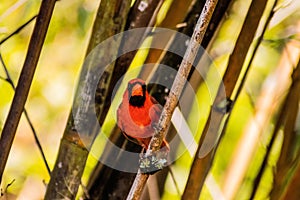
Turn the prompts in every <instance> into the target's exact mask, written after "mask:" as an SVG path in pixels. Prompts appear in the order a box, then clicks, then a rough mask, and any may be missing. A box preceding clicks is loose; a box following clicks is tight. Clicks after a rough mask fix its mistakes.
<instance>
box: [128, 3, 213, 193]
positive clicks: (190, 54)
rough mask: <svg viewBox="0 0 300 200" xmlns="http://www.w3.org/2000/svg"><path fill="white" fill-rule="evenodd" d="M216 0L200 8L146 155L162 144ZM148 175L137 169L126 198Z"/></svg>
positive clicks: (137, 189) (142, 184) (143, 183)
mask: <svg viewBox="0 0 300 200" xmlns="http://www.w3.org/2000/svg"><path fill="white" fill-rule="evenodd" d="M217 2H218V1H217V0H207V1H206V4H205V6H204V9H203V10H202V13H201V16H200V17H199V19H198V22H197V24H196V27H195V30H194V33H193V35H192V38H191V40H190V43H189V46H188V48H187V51H186V52H185V55H184V57H183V60H182V62H181V64H180V67H179V70H178V73H177V74H176V77H175V81H174V83H173V85H172V88H171V91H170V94H169V96H168V98H167V101H166V104H165V106H164V108H163V111H162V114H161V117H160V119H159V122H158V127H157V129H156V130H155V133H154V136H153V137H152V139H151V141H150V145H149V146H150V148H149V149H148V150H147V152H146V155H151V154H152V152H154V151H159V149H160V146H161V144H162V141H163V138H164V136H165V134H166V132H167V130H168V127H169V125H170V121H171V117H172V113H173V111H174V109H175V107H176V106H177V103H178V99H179V96H180V94H181V92H182V90H183V87H184V85H185V83H186V80H187V77H188V75H189V72H190V70H191V67H192V65H193V62H194V60H195V58H196V55H197V52H198V49H199V47H200V44H201V42H202V40H203V37H204V34H205V31H206V29H207V27H208V23H209V21H210V19H211V16H212V14H213V11H214V9H215V7H216V4H217ZM148 177H149V175H147V174H142V173H141V171H140V170H139V171H138V174H137V177H136V179H135V181H134V183H133V186H132V188H131V190H130V193H129V194H128V196H127V199H139V198H140V196H141V193H142V190H143V188H144V186H145V183H146V181H147V179H148Z"/></svg>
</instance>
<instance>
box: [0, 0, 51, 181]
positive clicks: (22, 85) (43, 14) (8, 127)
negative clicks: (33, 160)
mask: <svg viewBox="0 0 300 200" xmlns="http://www.w3.org/2000/svg"><path fill="white" fill-rule="evenodd" d="M55 2H56V0H44V1H42V4H41V7H40V11H39V15H38V17H37V20H36V24H35V27H34V30H33V33H32V36H31V39H30V43H29V47H28V53H27V55H26V59H25V62H24V65H23V68H22V72H21V75H20V78H19V82H18V85H17V87H16V93H15V95H14V98H13V102H12V105H11V108H10V111H9V113H8V116H7V119H6V122H5V124H4V127H3V131H2V134H1V138H0V149H1V154H0V182H1V180H2V175H3V171H4V168H5V165H6V162H7V159H8V155H9V152H10V149H11V146H12V143H13V140H14V137H15V134H16V130H17V127H18V124H19V121H20V118H21V115H22V112H23V109H24V105H25V103H26V99H27V96H28V93H29V89H30V86H31V82H32V79H33V75H34V72H35V69H36V66H37V63H38V60H39V57H40V53H41V50H42V47H43V44H44V40H45V37H46V33H47V30H48V26H49V22H50V19H51V16H52V12H53V10H54V5H55Z"/></svg>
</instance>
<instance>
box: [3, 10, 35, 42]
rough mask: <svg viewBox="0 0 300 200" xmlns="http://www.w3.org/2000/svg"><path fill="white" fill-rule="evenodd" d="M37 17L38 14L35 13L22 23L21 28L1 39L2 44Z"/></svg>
mask: <svg viewBox="0 0 300 200" xmlns="http://www.w3.org/2000/svg"><path fill="white" fill-rule="evenodd" d="M36 17H37V15H34V16H33V17H31V18H30V19H29V20H28V21H27V22H25V23H24V24H22V25H21V26H20V27H19V28H17V29H16V30H15V31H14V32H12V33H11V34H9V35H8V36H6V37H5V38H3V39H2V40H1V41H0V45H2V44H3V43H4V42H6V41H7V40H8V39H9V38H11V37H12V36H14V35H16V34H18V33H19V32H20V31H21V30H22V29H23V28H25V27H26V26H27V25H28V24H30V22H32V21H33V20H34V19H35V18H36Z"/></svg>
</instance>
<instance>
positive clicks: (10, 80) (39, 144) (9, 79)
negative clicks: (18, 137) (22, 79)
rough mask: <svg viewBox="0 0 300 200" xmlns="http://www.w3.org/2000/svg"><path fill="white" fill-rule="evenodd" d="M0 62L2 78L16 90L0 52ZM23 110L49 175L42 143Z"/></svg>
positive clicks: (25, 111) (49, 171)
mask: <svg viewBox="0 0 300 200" xmlns="http://www.w3.org/2000/svg"><path fill="white" fill-rule="evenodd" d="M0 62H1V63H2V66H3V68H4V71H5V74H6V77H7V78H6V79H4V80H5V81H6V82H8V83H9V84H10V86H11V87H12V88H13V90H14V91H16V86H15V84H14V82H13V80H12V78H11V76H10V74H9V71H8V69H7V67H6V64H5V63H4V60H3V58H2V54H1V52H0ZM23 112H24V115H25V118H26V120H27V122H28V124H29V126H30V129H31V131H32V133H33V137H34V140H35V143H36V145H37V146H38V149H39V151H40V153H41V155H42V158H43V161H44V164H45V166H46V168H47V172H48V174H49V175H50V174H51V170H50V167H49V164H48V162H47V159H46V156H45V153H44V151H43V148H42V145H41V143H40V141H39V138H38V136H37V133H36V130H35V128H34V126H33V124H32V121H31V119H30V117H29V115H28V112H27V110H26V109H25V108H24V110H23Z"/></svg>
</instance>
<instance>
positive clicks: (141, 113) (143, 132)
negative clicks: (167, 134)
mask: <svg viewBox="0 0 300 200" xmlns="http://www.w3.org/2000/svg"><path fill="white" fill-rule="evenodd" d="M145 86H146V85H145V82H144V81H143V80H141V79H132V80H131V81H129V83H128V87H127V89H126V90H125V92H124V95H123V100H122V102H121V104H120V105H119V108H118V111H117V124H118V126H119V128H120V129H121V130H122V132H123V134H124V135H125V136H126V137H127V138H128V137H129V138H134V139H136V140H137V141H138V143H139V144H140V145H141V146H142V147H144V148H145V149H147V148H148V146H149V143H150V140H151V137H152V136H153V134H154V132H155V130H154V125H155V124H157V123H158V120H159V118H160V114H161V111H162V106H161V105H159V104H158V102H157V101H156V100H155V99H154V98H153V97H152V96H150V95H149V93H148V92H147V90H146V87H145ZM131 98H133V99H132V100H134V101H133V103H131V102H130V99H131ZM134 98H135V99H134ZM164 146H166V148H167V149H168V150H169V144H168V142H167V141H166V140H165V139H164V140H163V143H162V145H161V147H164Z"/></svg>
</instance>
